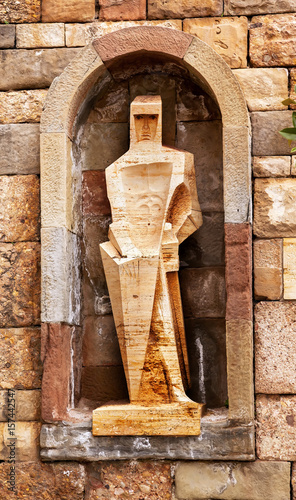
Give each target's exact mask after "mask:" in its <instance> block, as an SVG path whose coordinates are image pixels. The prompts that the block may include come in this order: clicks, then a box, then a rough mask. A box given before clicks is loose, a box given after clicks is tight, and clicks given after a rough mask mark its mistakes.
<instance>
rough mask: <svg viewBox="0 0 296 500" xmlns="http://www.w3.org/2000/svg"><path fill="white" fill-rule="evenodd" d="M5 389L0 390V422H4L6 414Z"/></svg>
mask: <svg viewBox="0 0 296 500" xmlns="http://www.w3.org/2000/svg"><path fill="white" fill-rule="evenodd" d="M6 410H7V391H1V390H0V422H6V420H7V415H6Z"/></svg>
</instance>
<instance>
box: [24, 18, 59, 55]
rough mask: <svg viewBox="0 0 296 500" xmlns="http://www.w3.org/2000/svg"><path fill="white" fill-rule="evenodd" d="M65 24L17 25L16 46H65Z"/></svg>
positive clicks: (28, 47)
mask: <svg viewBox="0 0 296 500" xmlns="http://www.w3.org/2000/svg"><path fill="white" fill-rule="evenodd" d="M64 45H65V37H64V24H63V23H53V24H46V23H42V24H27V25H26V24H23V25H19V26H17V27H16V46H17V48H19V49H26V48H27V49H33V48H35V47H63V46H64Z"/></svg>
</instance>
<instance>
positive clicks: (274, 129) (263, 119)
mask: <svg viewBox="0 0 296 500" xmlns="http://www.w3.org/2000/svg"><path fill="white" fill-rule="evenodd" d="M251 121H252V129H253V134H252V135H253V155H254V156H280V155H289V154H290V150H291V147H290V146H289V144H288V141H287V140H286V139H284V138H283V137H282V136H281V135H280V134H279V130H282V129H283V128H286V127H292V117H291V111H258V112H254V113H251Z"/></svg>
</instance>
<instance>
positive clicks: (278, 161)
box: [253, 156, 291, 177]
mask: <svg viewBox="0 0 296 500" xmlns="http://www.w3.org/2000/svg"><path fill="white" fill-rule="evenodd" d="M290 169H291V159H290V157H289V156H254V157H253V175H254V177H289V175H290Z"/></svg>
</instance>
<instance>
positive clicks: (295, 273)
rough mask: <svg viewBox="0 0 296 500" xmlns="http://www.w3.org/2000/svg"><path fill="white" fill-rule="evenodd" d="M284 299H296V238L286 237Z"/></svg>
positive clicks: (284, 249) (284, 243)
mask: <svg viewBox="0 0 296 500" xmlns="http://www.w3.org/2000/svg"><path fill="white" fill-rule="evenodd" d="M283 260H284V299H286V300H293V299H294V300H295V299H296V238H284V241H283Z"/></svg>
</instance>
